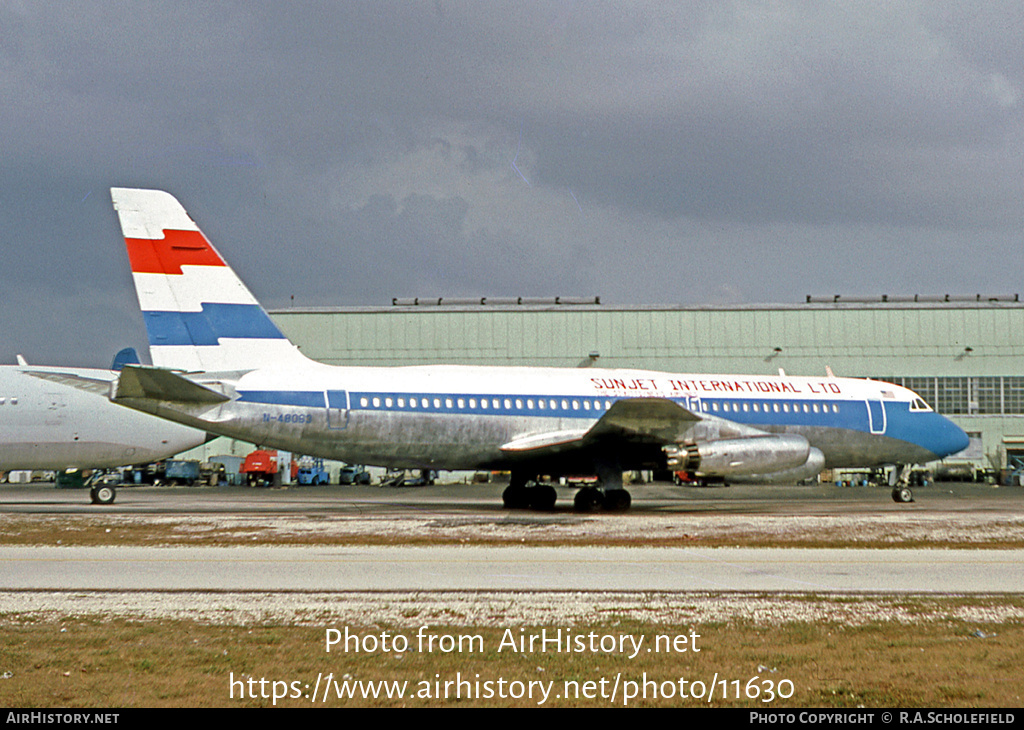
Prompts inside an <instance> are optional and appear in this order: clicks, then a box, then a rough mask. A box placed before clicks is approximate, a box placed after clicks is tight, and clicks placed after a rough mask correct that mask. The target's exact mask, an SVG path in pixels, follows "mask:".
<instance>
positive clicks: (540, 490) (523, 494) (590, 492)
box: [501, 471, 633, 512]
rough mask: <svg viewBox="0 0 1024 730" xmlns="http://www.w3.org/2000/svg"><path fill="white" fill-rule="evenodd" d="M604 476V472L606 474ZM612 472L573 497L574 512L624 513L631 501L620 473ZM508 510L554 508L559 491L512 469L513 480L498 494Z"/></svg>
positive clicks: (548, 510) (544, 509) (532, 476)
mask: <svg viewBox="0 0 1024 730" xmlns="http://www.w3.org/2000/svg"><path fill="white" fill-rule="evenodd" d="M606 477H607V475H606ZM615 477H616V475H615V474H614V473H612V474H611V476H610V478H606V479H603V480H601V486H600V487H596V486H588V487H583V488H582V489H580V490H579V491H578V492H576V496H575V497H574V498H573V500H572V504H573V508H574V509H575V510H576V511H577V512H602V511H603V512H625V511H626V510H628V509H629V507H630V505H631V504H632V502H633V499H632V497H630V496H629V492H627V491H626V490H625V489H623V488H622V474H621V473H619V474H618V479H616V478H615ZM501 499H502V502H504V504H505V507H507V508H508V509H532V510H537V511H541V512H550V511H551V510H553V509H554V508H555V502H556V501H557V499H558V493H557V492H556V491H555V488H554V487H553V486H551V485H550V484H541V483H540V482H539V481H538V480H537V476H536V475H525V474H523V473H521V472H516V471H513V472H512V480H511V481H510V482H509V485H508V487H506V488H505V491H504V492H502V494H501Z"/></svg>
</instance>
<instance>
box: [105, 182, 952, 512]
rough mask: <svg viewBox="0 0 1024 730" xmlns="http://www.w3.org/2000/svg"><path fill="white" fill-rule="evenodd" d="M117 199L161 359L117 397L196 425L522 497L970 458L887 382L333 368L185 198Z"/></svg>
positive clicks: (936, 420)
mask: <svg viewBox="0 0 1024 730" xmlns="http://www.w3.org/2000/svg"><path fill="white" fill-rule="evenodd" d="M112 197H113V199H114V207H115V209H116V210H117V212H118V215H119V217H120V221H121V226H122V231H123V233H124V236H125V240H126V245H127V248H128V254H129V259H130V261H131V266H132V275H133V279H134V281H135V285H136V291H137V293H138V296H139V303H140V305H141V307H142V310H143V315H144V318H145V321H146V327H147V333H148V336H149V343H150V351H151V354H152V357H153V362H154V364H155V367H142V366H126V367H125V368H124V370H123V371H122V374H121V376H120V378H119V379H118V382H117V385H116V387H115V389H114V392H113V399H114V400H115V402H117V403H121V404H123V405H128V406H130V407H132V408H136V409H138V410H142V411H146V412H148V413H153V414H156V415H159V416H162V417H164V418H168V419H171V420H176V421H178V422H180V423H184V424H187V425H190V426H193V427H196V428H202V429H205V430H209V431H211V432H214V433H219V434H223V435H226V436H231V437H234V438H239V439H245V440H247V441H251V442H255V443H259V444H263V445H267V446H273V447H278V448H283V449H288V450H291V451H296V452H300V453H304V454H311V455H316V456H323V457H328V458H333V459H341V460H344V461H348V462H354V463H362V464H373V465H381V466H390V467H405V468H423V469H428V468H429V469H510V470H512V472H513V485H514V486H515V485H517V484H522V483H524V481H525V480H526V479H532V478H534V477H535V476H536V475H540V474H544V475H560V474H582V473H596V474H597V475H598V476H599V477H600V478H601V479H602V481H604V482H605V483H606V485H607V486H609V487H610V488H611V489H613V490H617V489H620V488H621V483H622V482H621V473H622V471H623V470H630V469H640V468H671V469H686V470H688V471H691V472H693V473H695V474H697V475H700V476H706V477H712V478H718V477H721V478H750V479H765V480H767V481H774V480H793V481H795V480H796V479H800V478H806V477H810V476H814V475H816V474H817V473H818V472H820V471H821V470H822V469H823V468H825V467H875V466H881V465H887V464H901V465H905V464H913V463H923V462H927V461H931V460H935V459H941V458H943V457H945V456H947V455H949V454H952V453H955V452H957V451H960V450H961V449H963V448H965V447H966V446H967V436H966V435H965V434H964V432H963V431H962V430H960V429H959V428H958V427H957V426H956V425H954V424H953V423H952V422H950V421H949V420H947V419H946V418H944V417H942V416H941V415H939V414H937V413H934V412H933V411H932V409H931V408H930V407H928V406H927V405H926V404H925V403H924V401H922V400H921V399H920V398H919V397H918V396H917V395H916V394H914V393H913V392H912V391H910V390H907V389H905V388H902V387H899V386H896V385H892V384H889V383H883V382H878V381H871V380H861V379H852V378H836V377H826V378H808V377H787V376H785V375H781V374H780V375H778V376H768V375H707V374H678V373H663V372H651V371H645V370H618V369H617V370H602V369H593V368H581V369H561V368H530V367H469V366H453V365H444V366H420V367H394V368H369V367H335V366H328V365H323V364H320V363H316V362H313V361H311V360H309V359H308V358H306V357H305V356H303V355H302V354H301V353H300V352H299V351H298V348H296V347H295V346H294V345H292V343H290V342H289V341H288V340H287V339H286V338H285V337H284V336H283V335H282V334H281V332H280V330H278V328H277V327H276V326H275V325H274V324H273V322H272V321H271V320H270V318H269V317H268V316H267V314H266V312H265V311H264V310H263V308H262V307H261V306H260V305H259V303H258V302H257V301H256V299H255V298H254V297H253V296H252V294H251V293H250V292H249V290H248V289H247V288H246V287H245V285H244V284H243V283H242V282H241V281H240V280H239V279H238V277H237V276H236V275H235V273H234V272H233V271H232V270H231V269H230V268H229V267H228V265H227V264H226V263H225V262H224V260H223V258H222V257H221V256H220V254H219V253H217V251H216V249H214V248H213V246H212V245H211V244H210V243H209V241H208V240H207V239H206V238H205V236H203V234H202V233H201V232H200V230H199V228H198V227H197V226H196V224H195V223H194V222H193V221H192V220H191V218H189V217H188V215H187V213H186V212H185V210H184V208H182V206H181V205H180V204H179V203H178V201H177V200H175V199H174V198H173V197H172V196H170V195H168V194H167V193H164V192H161V191H153V190H135V189H122V188H115V189H113V190H112ZM894 496H895V495H894ZM625 504H627V505H628V501H627V502H626V503H625Z"/></svg>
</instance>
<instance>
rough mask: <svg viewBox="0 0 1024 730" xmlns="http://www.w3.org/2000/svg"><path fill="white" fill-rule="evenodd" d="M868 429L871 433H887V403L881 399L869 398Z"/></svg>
mask: <svg viewBox="0 0 1024 730" xmlns="http://www.w3.org/2000/svg"><path fill="white" fill-rule="evenodd" d="M867 404H868V429H869V430H870V431H871V433H885V404H883V403H882V401H880V400H869V401H867Z"/></svg>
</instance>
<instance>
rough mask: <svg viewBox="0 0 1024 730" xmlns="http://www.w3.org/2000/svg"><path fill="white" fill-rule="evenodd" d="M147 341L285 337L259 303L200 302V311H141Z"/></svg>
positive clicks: (181, 342)
mask: <svg viewBox="0 0 1024 730" xmlns="http://www.w3.org/2000/svg"><path fill="white" fill-rule="evenodd" d="M142 316H143V317H144V318H145V320H146V334H147V335H148V337H149V344H150V345H193V346H197V347H198V346H202V345H217V344H219V340H220V338H225V337H231V338H242V339H261V340H266V339H275V340H281V339H284V335H283V334H281V330H279V329H278V328H277V325H275V324H274V323H273V322H272V321H271V319H270V317H268V316H267V313H266V312H264V311H263V308H262V307H260V306H259V305H258V304H210V303H206V304H203V311H201V312H143V313H142Z"/></svg>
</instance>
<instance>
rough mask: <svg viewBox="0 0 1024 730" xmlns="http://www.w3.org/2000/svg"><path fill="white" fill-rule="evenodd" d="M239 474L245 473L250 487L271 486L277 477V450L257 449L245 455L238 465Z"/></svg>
mask: <svg viewBox="0 0 1024 730" xmlns="http://www.w3.org/2000/svg"><path fill="white" fill-rule="evenodd" d="M238 473H239V474H245V475H246V478H247V479H248V482H249V486H250V487H269V486H271V485H272V484H273V483H274V482H275V480H276V479H277V474H278V471H277V452H276V451H268V450H266V449H256V450H255V451H253V452H251V453H250V454H249V455H248V456H246V457H245V461H243V462H242V465H241V466H239V467H238Z"/></svg>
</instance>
